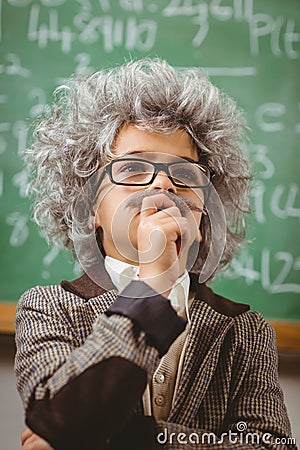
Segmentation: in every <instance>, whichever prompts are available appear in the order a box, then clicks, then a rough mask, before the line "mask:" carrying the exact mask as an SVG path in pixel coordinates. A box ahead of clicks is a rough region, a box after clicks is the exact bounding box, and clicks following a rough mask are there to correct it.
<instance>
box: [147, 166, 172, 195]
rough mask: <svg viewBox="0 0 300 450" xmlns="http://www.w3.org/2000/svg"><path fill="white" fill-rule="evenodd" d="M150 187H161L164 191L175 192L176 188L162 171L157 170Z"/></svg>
mask: <svg viewBox="0 0 300 450" xmlns="http://www.w3.org/2000/svg"><path fill="white" fill-rule="evenodd" d="M150 189H162V190H164V191H168V192H172V193H173V194H177V188H176V186H174V184H173V183H172V181H171V180H170V179H169V177H168V175H167V174H166V173H165V172H164V171H160V172H158V174H157V175H156V177H155V178H154V180H153V181H152V183H151V185H150Z"/></svg>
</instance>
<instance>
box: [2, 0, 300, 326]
mask: <svg viewBox="0 0 300 450" xmlns="http://www.w3.org/2000/svg"><path fill="white" fill-rule="evenodd" d="M0 40H1V49H0V51H1V60H0V77H1V89H0V103H1V118H0V204H1V217H0V220H1V236H0V244H1V252H0V258H1V271H0V277H1V293H0V299H1V302H7V301H12V302H16V301H17V299H18V297H19V296H20V294H21V293H22V292H23V291H24V290H26V289H27V288H29V287H31V286H33V285H37V284H41V283H42V284H49V283H57V282H59V281H60V280H61V279H64V278H68V279H71V278H74V277H76V276H77V274H78V271H79V268H78V266H77V265H76V264H75V262H74V261H73V260H72V258H71V256H69V255H68V254H66V253H64V252H62V251H59V250H58V249H56V248H49V247H48V246H47V244H46V243H45V241H44V239H43V237H42V236H40V234H39V232H38V230H37V229H36V228H35V225H34V224H33V222H32V220H31V212H30V206H29V202H28V199H26V198H25V195H24V187H25V185H26V172H25V171H24V170H23V166H22V162H21V159H20V157H19V156H18V152H22V150H23V149H24V148H25V146H26V143H27V142H28V141H29V139H30V124H31V123H32V121H33V120H34V118H35V117H36V116H37V115H38V114H39V112H40V111H41V108H43V106H44V104H45V103H48V102H51V93H52V91H53V90H54V88H55V87H56V86H57V85H58V84H60V83H62V82H63V80H64V79H65V78H66V77H68V76H69V75H70V74H73V73H79V72H83V73H91V72H93V71H95V70H97V69H99V68H103V67H107V66H111V65H115V64H119V63H122V62H124V61H125V60H128V59H129V58H133V59H137V58H141V57H145V56H159V57H162V58H165V59H166V60H167V61H168V62H169V63H170V64H172V65H174V66H176V67H186V66H199V67H203V68H204V69H205V70H206V72H207V73H208V75H209V76H210V78H211V80H212V81H213V82H214V83H215V84H216V85H217V86H219V87H220V88H221V89H223V90H224V91H226V92H227V93H228V94H230V95H231V96H233V97H234V98H235V99H236V101H237V102H238V104H239V105H240V106H241V107H242V108H244V109H245V111H246V116H247V120H248V123H249V126H250V128H251V129H252V132H251V135H250V138H251V139H250V142H247V143H246V144H245V151H247V152H248V153H249V155H250V158H251V160H252V161H253V165H254V168H255V171H256V181H255V184H254V189H253V193H252V199H253V207H254V209H255V213H254V215H253V218H252V219H250V220H249V232H248V238H249V241H250V242H249V243H248V244H247V245H245V246H244V247H243V248H242V250H241V252H240V254H239V255H238V256H237V257H236V258H235V260H234V261H233V264H232V265H231V267H230V269H229V270H228V271H227V273H226V274H224V276H222V278H219V279H217V280H216V281H215V283H214V285H215V289H216V290H217V291H219V292H222V293H223V294H226V295H228V296H229V297H231V298H233V299H235V300H239V301H244V302H248V303H250V304H251V305H252V307H253V308H254V309H257V310H259V311H261V312H262V313H263V314H264V315H265V316H266V317H267V318H275V319H276V318H277V319H286V320H299V319H300V280H299V270H300V254H299V246H300V244H299V241H300V240H299V222H300V192H299V169H300V148H299V137H300V84H299V76H300V7H299V0H285V1H284V2H283V1H282V0H210V1H209V0H202V1H201V0H199V1H197V0H78V1H67V0H39V1H38V0H2V1H1V2H0Z"/></svg>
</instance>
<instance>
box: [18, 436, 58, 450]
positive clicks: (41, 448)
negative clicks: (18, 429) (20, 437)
mask: <svg viewBox="0 0 300 450" xmlns="http://www.w3.org/2000/svg"><path fill="white" fill-rule="evenodd" d="M21 450H53V447H51V445H50V444H49V443H48V442H47V441H45V440H44V439H43V438H41V437H40V436H38V435H37V434H35V433H32V435H31V436H29V438H28V439H26V441H25V442H24V444H23V446H22V447H21Z"/></svg>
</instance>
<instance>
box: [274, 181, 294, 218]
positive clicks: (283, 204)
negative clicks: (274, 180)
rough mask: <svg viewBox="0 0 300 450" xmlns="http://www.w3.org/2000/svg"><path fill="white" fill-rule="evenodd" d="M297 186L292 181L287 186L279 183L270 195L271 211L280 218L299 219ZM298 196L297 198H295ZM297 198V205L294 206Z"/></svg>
mask: <svg viewBox="0 0 300 450" xmlns="http://www.w3.org/2000/svg"><path fill="white" fill-rule="evenodd" d="M298 194H299V187H298V185H297V184H295V183H292V184H290V185H289V186H285V185H283V184H279V185H278V186H276V187H275V189H274V192H273V195H272V197H271V211H272V212H273V214H274V216H276V217H279V218H280V219H287V218H298V219H299V220H300V196H299V195H298ZM297 197H298V198H297ZM297 200H298V204H299V206H298V207H296V203H297Z"/></svg>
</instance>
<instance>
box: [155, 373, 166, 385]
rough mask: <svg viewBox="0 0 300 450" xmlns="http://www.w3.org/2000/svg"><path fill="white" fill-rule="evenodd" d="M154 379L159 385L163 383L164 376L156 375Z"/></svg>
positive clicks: (161, 374)
mask: <svg viewBox="0 0 300 450" xmlns="http://www.w3.org/2000/svg"><path fill="white" fill-rule="evenodd" d="M155 379H156V381H157V383H160V384H162V383H164V382H165V376H164V374H163V373H158V374H157V375H156V377H155Z"/></svg>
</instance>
